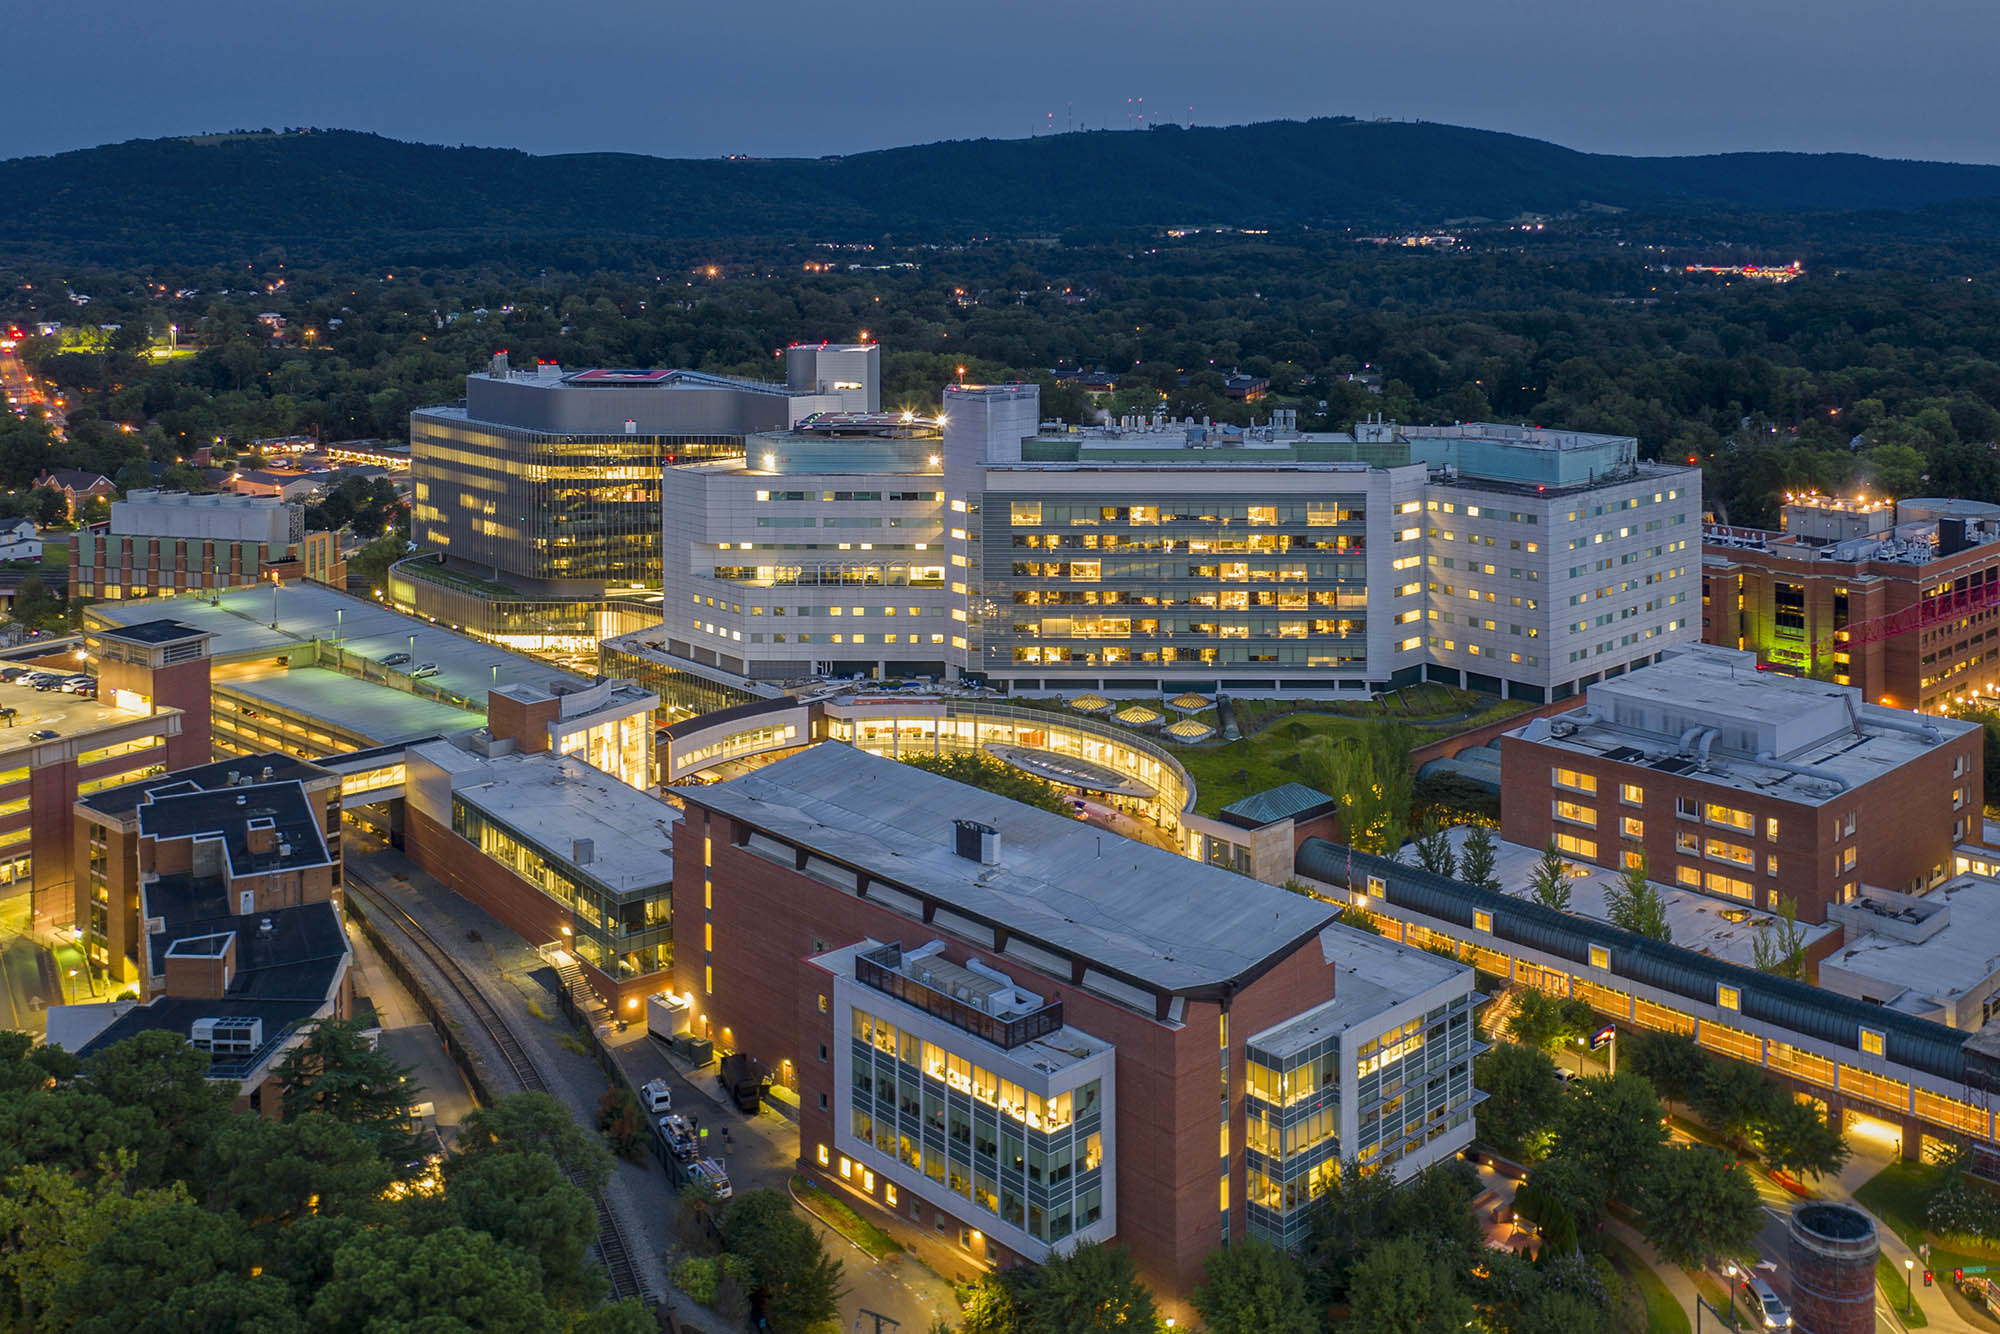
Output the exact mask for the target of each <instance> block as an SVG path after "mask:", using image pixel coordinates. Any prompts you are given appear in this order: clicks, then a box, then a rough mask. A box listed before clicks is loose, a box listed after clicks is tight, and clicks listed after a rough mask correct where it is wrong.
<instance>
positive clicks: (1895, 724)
mask: <svg viewBox="0 0 2000 1334" xmlns="http://www.w3.org/2000/svg"><path fill="white" fill-rule="evenodd" d="M1862 721H1863V722H1864V723H1865V724H1866V725H1868V726H1870V727H1882V728H1887V729H1888V730H1889V731H1891V732H1910V733H1913V734H1914V735H1916V736H1920V737H1922V738H1923V739H1924V740H1926V741H1928V742H1930V743H1931V744H1932V745H1933V746H1936V745H1941V744H1942V743H1943V742H1944V733H1942V732H1940V731H1938V730H1937V728H1935V727H1933V726H1931V725H1930V724H1929V723H1912V722H1905V721H1904V720H1903V719H1901V718H1866V719H1863V720H1862Z"/></svg>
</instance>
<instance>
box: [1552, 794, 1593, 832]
mask: <svg viewBox="0 0 2000 1334" xmlns="http://www.w3.org/2000/svg"><path fill="white" fill-rule="evenodd" d="M1555 817H1556V819H1558V820H1567V821H1569V822H1570V823H1571V824H1580V825H1589V826H1590V827H1591V828H1592V829H1595V828H1597V812H1596V811H1595V810H1593V809H1592V808H1591V807H1589V806H1579V805H1578V804H1577V803H1576V802H1573V801H1558V802H1556V803H1555Z"/></svg>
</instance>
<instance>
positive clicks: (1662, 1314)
mask: <svg viewBox="0 0 2000 1334" xmlns="http://www.w3.org/2000/svg"><path fill="white" fill-rule="evenodd" d="M1604 1253H1605V1255H1606V1256H1607V1257H1609V1259H1610V1260H1611V1265H1612V1267H1613V1268H1614V1269H1616V1270H1617V1271H1618V1273H1619V1275H1620V1277H1622V1278H1623V1279H1624V1280H1625V1281H1626V1282H1627V1283H1628V1284H1630V1285H1631V1286H1632V1287H1633V1288H1634V1289H1635V1290H1636V1291H1637V1292H1638V1294H1639V1296H1640V1297H1641V1298H1642V1299H1643V1300H1644V1302H1645V1306H1646V1334H1688V1329H1689V1326H1688V1317H1687V1312H1686V1311H1683V1310H1682V1309H1681V1304H1680V1303H1679V1302H1677V1301H1675V1300H1674V1294H1673V1293H1671V1292H1669V1291H1668V1290H1667V1285H1666V1283H1665V1282H1664V1281H1663V1280H1662V1279H1661V1278H1660V1276H1659V1275H1658V1274H1657V1273H1655V1272H1654V1271H1653V1267H1652V1266H1651V1265H1649V1264H1647V1263H1646V1262H1645V1261H1644V1260H1641V1259H1640V1258H1639V1257H1638V1256H1637V1255H1636V1254H1634V1253H1633V1251H1632V1250H1631V1248H1630V1247H1627V1246H1625V1245H1623V1244H1622V1243H1620V1242H1618V1241H1615V1240H1613V1239H1611V1238H1610V1237H1606V1238H1605V1239H1604Z"/></svg>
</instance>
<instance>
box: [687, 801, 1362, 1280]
mask: <svg viewBox="0 0 2000 1334" xmlns="http://www.w3.org/2000/svg"><path fill="white" fill-rule="evenodd" d="M741 830H742V827H741V826H739V825H738V824H737V822H736V821H734V820H732V819H731V818H729V817H727V816H724V815H720V814H715V813H712V812H710V811H707V810H705V809H703V808H702V807H701V806H700V805H699V796H698V794H697V795H695V796H694V797H691V798H690V800H689V802H688V807H687V814H686V817H685V818H684V819H683V820H682V821H681V822H680V824H679V825H678V826H676V829H675V837H674V882H673V883H674V891H673V893H674V922H675V927H676V937H677V940H678V948H677V951H676V976H677V983H676V987H677V990H680V991H683V992H687V993H691V994H692V995H693V998H694V1009H695V1014H696V1019H695V1029H696V1031H697V1032H698V1033H704V1034H706V1035H708V1036H710V1037H712V1038H714V1039H715V1041H716V1042H717V1043H718V1045H719V1046H720V1047H722V1048H724V1049H731V1050H740V1051H745V1052H749V1053H751V1054H752V1055H755V1056H757V1057H759V1058H761V1059H763V1060H764V1061H766V1062H767V1063H768V1064H769V1065H770V1067H771V1069H772V1070H773V1071H774V1072H776V1074H777V1077H778V1078H779V1079H780V1080H781V1081H784V1080H788V1081H790V1082H794V1083H795V1084H796V1087H797V1091H798V1097H799V1105H800V1108H801V1112H800V1146H801V1148H800V1161H801V1163H802V1164H804V1165H805V1166H806V1167H807V1169H808V1170H811V1171H815V1172H822V1173H823V1169H819V1168H818V1166H817V1163H816V1156H817V1154H816V1146H817V1145H819V1144H822V1143H824V1144H827V1145H829V1146H831V1145H833V1144H834V1143H835V1136H834V1127H835V1119H836V1117H841V1116H845V1115H846V1114H847V1109H846V1108H843V1107H841V1106H838V1105H837V1104H836V1100H835V1084H834V1066H833V1064H832V1063H833V1062H835V1061H839V1060H842V1059H844V1058H845V1054H846V1052H847V1050H848V1041H849V1036H848V1034H847V1033H844V1032H841V1033H836V1032H834V1031H833V1024H834V1018H833V1013H832V1010H833V1007H832V1006H831V1004H830V1000H831V994H832V989H833V988H832V981H833V979H832V977H831V975H830V974H829V973H828V972H827V971H826V970H825V969H824V968H823V967H821V966H820V965H818V964H815V963H812V962H809V961H808V960H810V959H811V957H812V956H814V955H817V954H821V953H824V952H826V951H828V950H833V949H838V948H841V947H844V946H848V945H852V944H854V943H856V942H858V941H860V940H863V939H870V938H872V939H875V940H880V941H885V942H887V941H900V942H902V943H903V944H904V945H905V946H907V947H915V946H917V945H919V944H921V943H923V942H924V941H927V940H931V939H941V940H944V941H945V942H946V945H947V953H948V957H949V958H950V959H952V960H954V961H962V960H964V959H966V958H975V959H979V960H981V961H983V962H985V963H987V964H990V965H992V966H993V967H995V968H997V969H1000V970H1001V971H1003V972H1005V973H1007V974H1009V975H1010V976H1012V977H1013V978H1015V979H1016V981H1017V982H1018V983H1019V984H1020V985H1022V986H1024V987H1026V988H1028V989H1029V990H1032V991H1034V992H1035V993H1037V994H1039V995H1041V996H1043V997H1044V998H1046V999H1051V1000H1053V999H1060V1000H1061V1001H1062V1003H1063V1006H1064V1020H1065V1022H1066V1023H1067V1024H1068V1025H1069V1026H1070V1027H1073V1028H1076V1029H1079V1030H1081V1031H1083V1032H1085V1033H1089V1034H1092V1035H1093V1036H1095V1037H1097V1038H1099V1039H1102V1040H1104V1041H1107V1042H1110V1043H1112V1044H1114V1045H1115V1046H1116V1049H1117V1056H1116V1064H1115V1083H1116V1089H1115V1098H1116V1106H1115V1117H1116V1120H1115V1130H1116V1138H1115V1152H1116V1180H1117V1196H1116V1210H1117V1214H1116V1220H1117V1234H1116V1238H1115V1240H1116V1242H1117V1244H1119V1245H1122V1246H1125V1247H1128V1248H1129V1249H1130V1250H1131V1252H1132V1255H1133V1258H1134V1259H1135V1261H1136V1262H1137V1263H1138V1265H1139V1267H1140V1270H1141V1272H1142V1273H1143V1274H1144V1275H1145V1276H1146V1278H1147V1280H1148V1281H1149V1282H1150V1283H1152V1284H1153V1285H1154V1287H1155V1290H1156V1291H1158V1292H1159V1293H1161V1294H1162V1296H1163V1297H1164V1298H1166V1299H1167V1300H1168V1301H1169V1302H1170V1303H1173V1304H1174V1305H1173V1306H1172V1307H1171V1308H1170V1309H1175V1310H1179V1311H1181V1312H1182V1314H1183V1316H1185V1311H1184V1309H1183V1308H1181V1307H1179V1305H1178V1303H1179V1302H1180V1301H1181V1300H1182V1299H1184V1298H1185V1297H1186V1296H1187V1295H1188V1294H1189V1293H1191V1292H1192V1291H1193V1290H1194V1288H1195V1287H1196V1286H1197V1285H1198V1284H1199V1282H1200V1278H1201V1262H1202V1259H1203V1257H1205V1256H1206V1255H1207V1254H1208V1253H1209V1252H1211V1251H1212V1250H1214V1249H1215V1248H1216V1246H1217V1245H1219V1244H1220V1242H1221V1236H1222V1229H1221V1225H1222V1213H1221V1209H1222V1199H1223V1183H1222V1177H1223V1169H1224V1154H1225V1153H1226V1155H1227V1158H1228V1180H1229V1184H1228V1197H1227V1198H1228V1205H1229V1209H1230V1236H1231V1237H1233V1238H1239V1239H1240V1238H1242V1237H1243V1236H1245V1235H1247V1232H1246V1223H1245V1219H1244V1208H1243V1187H1244V1181H1245V1174H1244V1166H1243V1143H1244V1125H1243V1105H1242V1084H1243V1069H1244V1064H1243V1062H1244V1056H1243V1047H1244V1040H1245V1039H1246V1038H1248V1037H1249V1036H1251V1035H1252V1034H1253V1033H1256V1032H1259V1031H1261V1030H1262V1029H1265V1028H1267V1027H1269V1026H1271V1025H1273V1024H1275V1023H1277V1022H1279V1021H1281V1020H1284V1019H1287V1018H1290V1017H1292V1016H1294V1015H1297V1014H1299V1013H1300V1012H1302V1011H1304V1010H1306V1009H1309V1008H1311V1007H1312V1006H1314V1005H1318V1004H1320V1003H1322V1002H1324V1001H1326V1000H1329V999H1331V998H1332V996H1333V994H1334V982H1335V971H1336V970H1335V969H1334V968H1333V967H1332V966H1330V965H1329V964H1327V963H1326V961H1325V959H1324V956H1323V954H1322V951H1321V948H1320V945H1319V943H1318V938H1317V935H1312V936H1308V937H1307V938H1306V939H1304V940H1303V941H1302V942H1300V943H1298V944H1296V945H1294V946H1292V947H1291V948H1290V949H1289V950H1288V951H1287V952H1285V953H1284V954H1283V955H1282V956H1281V957H1278V958H1276V959H1275V961H1273V962H1271V963H1270V964H1269V966H1268V967H1267V969H1266V971H1264V972H1263V973H1262V974H1261V975H1257V976H1255V977H1254V980H1251V981H1249V982H1247V983H1245V984H1243V985H1242V986H1241V987H1240V988H1239V989H1238V990H1236V991H1235V993H1234V995H1233V996H1231V997H1230V999H1229V1001H1228V1002H1227V1005H1228V1011H1229V1019H1228V1027H1227V1033H1226V1038H1225V1035H1224V1031H1223V1026H1222V1022H1221V1014H1222V1006H1221V1005H1219V1004H1217V1003H1213V1002H1210V1003H1201V1002H1194V1001H1189V1002H1187V1004H1186V1006H1185V1009H1184V1011H1183V1014H1182V1017H1181V1019H1180V1021H1179V1022H1172V1021H1169V1020H1165V1019H1159V1018H1155V1017H1154V1016H1153V1015H1151V1014H1141V1013H1138V1012H1136V1011H1134V1010H1132V1009H1130V1008H1127V1007H1126V1006H1123V1005H1119V1004H1116V1003H1114V1002H1112V1001H1109V1000H1107V999H1104V998H1103V997H1101V996H1099V995H1097V994H1094V993H1092V992H1089V991H1085V990H1083V989H1081V988H1080V987H1078V986H1075V985H1073V984H1072V979H1071V978H1070V977H1068V976H1064V977H1050V976H1047V975H1045V974H1043V973H1040V972H1038V971H1036V970H1035V969H1033V968H1031V967H1030V966H1028V965H1027V964H1025V963H1024V962H1023V961H1022V960H1021V959H1019V958H1015V957H1011V956H1005V955H1002V954H1000V953H997V952H996V951H994V950H989V949H984V948H979V947H975V946H972V945H969V944H967V943H966V942H965V941H963V940H962V939H959V938H957V937H955V936H953V935H952V934H951V933H950V932H949V931H947V930H945V929H943V928H941V927H937V926H933V925H928V924H926V923H924V922H920V921H917V920H914V919H913V918H911V917H908V916H905V915H902V914H900V913H897V912H895V911H892V910H890V909H889V908H887V907H884V906H881V905H879V904H877V903H872V902H870V901H868V900H866V899H864V898H861V897H858V896H857V895H855V894H853V893H848V892H844V891H842V890H839V889H835V888H831V887H829V886H828V885H826V884H825V883H823V882H821V881H820V880H817V879H814V878H812V877H811V876H808V875H806V874H804V873H802V872H799V871H794V870H791V869H788V868H786V867H783V866H780V865H777V864H774V863H773V862H772V861H770V860H769V859H768V858H766V857H764V856H760V855H758V854H756V853H753V852H751V851H749V850H748V849H747V848H744V847H740V846H737V839H738V837H739V836H740V831H741ZM705 849H706V854H707V858H708V861H709V863H710V864H707V865H705V864H704V851H705ZM822 997H825V998H827V1001H828V1005H827V1008H826V1009H824V1010H823V1009H822V1008H821V1005H822ZM884 1003H885V1005H893V1004H895V1002H893V1001H888V1000H886V999H885V1002H884ZM822 1051H824V1052H825V1053H826V1057H825V1059H824V1060H823V1059H822V1057H821V1052H822ZM1225 1053H1226V1055H1227V1075H1226V1079H1225V1074H1224V1056H1225ZM1225 1089H1226V1090H1227V1098H1228V1111H1227V1117H1228V1122H1229V1129H1228V1132H1227V1135H1226V1136H1225V1135H1224V1133H1223V1128H1222V1127H1223V1118H1224V1111H1223V1106H1224V1104H1223V1101H1222V1099H1223V1096H1224V1090H1225ZM822 1098H824V1099H825V1100H826V1104H827V1105H826V1106H825V1107H822V1106H821V1099H822ZM835 1182H836V1184H838V1182H837V1177H836V1178H835ZM847 1184H848V1188H849V1189H850V1190H858V1183H847ZM888 1184H889V1183H888V1182H886V1181H878V1182H877V1186H876V1190H875V1192H874V1198H875V1199H876V1202H877V1203H878V1204H879V1205H880V1206H881V1207H883V1208H885V1209H887V1208H889V1206H888V1204H887V1202H886V1199H884V1198H883V1195H884V1191H885V1188H886V1187H887V1185H888ZM913 1203H914V1204H917V1205H918V1206H919V1212H918V1216H917V1218H916V1220H915V1221H916V1222H917V1223H918V1224H919V1225H920V1226H922V1227H924V1228H926V1229H932V1230H933V1231H934V1221H935V1217H936V1214H935V1211H934V1210H933V1208H932V1206H931V1205H930V1204H929V1203H928V1202H923V1201H917V1200H916V1199H915V1195H914V1192H909V1191H904V1192H902V1198H901V1199H900V1200H899V1201H898V1203H897V1205H896V1206H895V1208H894V1212H895V1213H897V1214H898V1215H899V1216H901V1217H902V1218H904V1219H906V1220H908V1219H910V1218H911V1213H910V1210H911V1206H912V1204H913ZM979 1218H980V1214H979V1212H978V1211H977V1210H975V1209H971V1208H968V1209H967V1211H966V1214H965V1216H963V1217H962V1218H957V1217H954V1218H953V1220H952V1221H951V1222H950V1223H949V1224H948V1227H947V1232H946V1236H945V1238H944V1239H943V1240H944V1241H946V1242H947V1243H949V1244H950V1245H951V1246H952V1247H953V1250H954V1253H955V1254H956V1255H958V1256H959V1257H961V1259H962V1262H963V1264H964V1265H965V1266H966V1267H968V1268H969V1267H972V1266H974V1265H978V1266H980V1267H983V1265H984V1263H985V1257H984V1254H983V1248H982V1251H981V1253H980V1254H978V1255H972V1254H968V1253H966V1252H963V1251H958V1250H957V1249H956V1242H957V1237H958V1229H959V1226H960V1224H961V1223H962V1224H963V1225H964V1226H966V1227H971V1228H977V1227H979V1226H980V1224H979V1221H978V1220H979ZM1012 1259H1013V1257H1012V1256H1009V1255H1007V1254H1004V1253H1003V1254H1001V1255H999V1256H998V1261H999V1263H1001V1264H1003V1265H1004V1264H1006V1263H1009V1262H1010V1261H1011V1260H1012Z"/></svg>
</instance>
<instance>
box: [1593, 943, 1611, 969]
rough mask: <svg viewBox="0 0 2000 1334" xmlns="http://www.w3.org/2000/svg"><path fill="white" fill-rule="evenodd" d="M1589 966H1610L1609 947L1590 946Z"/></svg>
mask: <svg viewBox="0 0 2000 1334" xmlns="http://www.w3.org/2000/svg"><path fill="white" fill-rule="evenodd" d="M1590 966H1591V967H1592V968H1609V967H1610V966H1611V947H1610V946H1608V945H1592V946H1591V947H1590Z"/></svg>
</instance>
